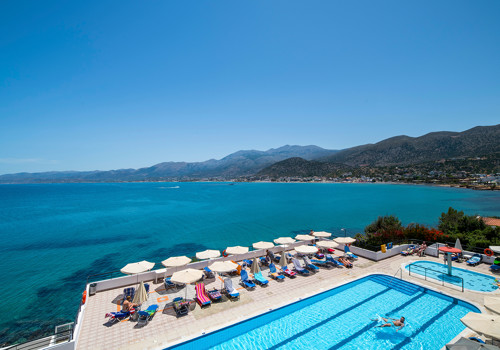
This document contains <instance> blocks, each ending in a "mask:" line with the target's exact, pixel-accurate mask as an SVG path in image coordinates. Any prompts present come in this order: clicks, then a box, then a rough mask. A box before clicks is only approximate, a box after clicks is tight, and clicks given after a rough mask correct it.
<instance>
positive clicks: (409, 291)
mask: <svg viewBox="0 0 500 350" xmlns="http://www.w3.org/2000/svg"><path fill="white" fill-rule="evenodd" d="M371 279H372V281H374V282H377V283H379V284H381V285H383V286H385V287H389V288H391V289H394V290H397V291H398V292H401V293H403V294H406V295H414V294H415V293H418V292H421V291H424V289H423V288H422V287H419V286H416V285H414V284H413V283H409V282H406V281H403V280H400V279H399V278H397V277H392V276H386V275H375V276H372V278H371Z"/></svg>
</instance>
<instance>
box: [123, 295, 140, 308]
mask: <svg viewBox="0 0 500 350" xmlns="http://www.w3.org/2000/svg"><path fill="white" fill-rule="evenodd" d="M130 299H131V298H130V295H129V296H128V297H127V299H126V300H125V301H124V302H123V305H122V312H127V311H130V309H133V308H134V307H136V306H137V305H138V304H135V303H133V302H131V301H130Z"/></svg>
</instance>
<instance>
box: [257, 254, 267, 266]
mask: <svg viewBox="0 0 500 350" xmlns="http://www.w3.org/2000/svg"><path fill="white" fill-rule="evenodd" d="M259 261H260V264H261V265H264V266H268V265H269V261H268V260H267V259H266V258H265V257H263V256H261V257H260V258H259Z"/></svg>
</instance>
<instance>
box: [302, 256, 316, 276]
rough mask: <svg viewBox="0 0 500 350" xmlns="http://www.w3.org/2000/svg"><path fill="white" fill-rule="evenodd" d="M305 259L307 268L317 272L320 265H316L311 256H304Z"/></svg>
mask: <svg viewBox="0 0 500 350" xmlns="http://www.w3.org/2000/svg"><path fill="white" fill-rule="evenodd" d="M303 260H304V264H306V269H308V270H309V271H311V272H315V273H316V272H318V270H319V267H317V266H316V265H314V264H313V263H312V262H311V260H309V258H308V257H307V256H304V258H303Z"/></svg>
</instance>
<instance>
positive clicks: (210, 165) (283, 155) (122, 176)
mask: <svg viewBox="0 0 500 350" xmlns="http://www.w3.org/2000/svg"><path fill="white" fill-rule="evenodd" d="M336 152H338V151H336V150H327V149H324V148H321V147H318V146H289V145H286V146H283V147H279V148H271V149H269V150H267V151H255V150H249V151H238V152H235V153H232V154H230V155H228V156H226V157H224V158H222V159H220V160H216V159H210V160H207V161H204V162H193V163H187V162H164V163H159V164H156V165H153V166H151V167H147V168H141V169H120V170H110V171H55V172H43V173H17V174H7V175H0V183H46V182H106V181H155V180H174V179H176V180H183V179H184V180H191V179H206V178H221V179H229V178H234V177H239V176H247V175H253V174H255V173H257V172H259V171H260V170H262V169H264V168H265V167H267V166H269V165H271V164H274V163H276V162H279V161H281V160H284V159H288V158H292V157H300V158H302V159H306V160H311V159H316V158H322V157H327V156H330V155H333V154H334V153H336Z"/></svg>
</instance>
